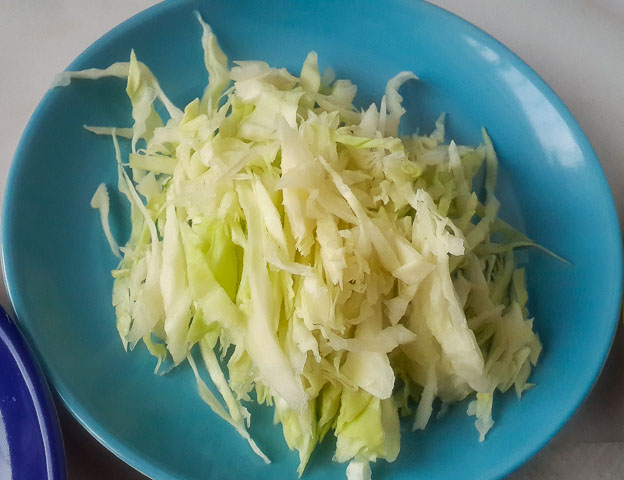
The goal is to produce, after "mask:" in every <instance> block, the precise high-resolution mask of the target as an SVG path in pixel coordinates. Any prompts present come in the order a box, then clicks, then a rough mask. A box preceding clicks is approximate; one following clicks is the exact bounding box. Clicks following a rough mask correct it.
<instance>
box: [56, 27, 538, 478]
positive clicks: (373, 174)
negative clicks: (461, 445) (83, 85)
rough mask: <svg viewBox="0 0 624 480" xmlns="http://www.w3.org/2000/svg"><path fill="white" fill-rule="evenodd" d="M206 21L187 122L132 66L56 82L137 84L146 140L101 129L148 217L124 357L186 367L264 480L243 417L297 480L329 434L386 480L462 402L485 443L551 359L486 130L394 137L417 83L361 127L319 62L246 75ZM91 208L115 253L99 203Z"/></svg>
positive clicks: (137, 213) (248, 66)
mask: <svg viewBox="0 0 624 480" xmlns="http://www.w3.org/2000/svg"><path fill="white" fill-rule="evenodd" d="M198 18H199V16H198ZM199 21H200V22H201V24H202V27H203V35H202V44H203V47H204V51H205V58H204V61H205V64H206V69H207V70H208V72H209V79H210V82H209V84H208V86H207V87H206V89H205V92H204V95H203V97H202V98H201V99H196V100H195V101H193V102H191V103H190V104H188V105H187V106H186V107H185V109H184V111H183V112H182V111H180V110H178V109H177V108H176V107H175V106H174V105H173V104H172V103H171V102H170V101H169V100H168V99H167V97H166V96H165V94H164V93H163V91H162V90H161V88H160V87H159V85H158V82H157V81H156V79H155V77H154V75H153V74H152V73H151V72H150V71H149V69H148V68H147V67H146V66H145V65H143V64H141V63H139V62H138V61H137V59H136V58H135V56H134V53H133V54H132V55H131V57H130V62H129V63H117V64H115V65H113V66H111V67H110V68H108V69H106V70H95V69H92V70H87V71H84V72H73V73H72V72H69V73H64V74H63V75H62V76H61V77H59V84H67V83H68V82H69V81H70V80H71V79H72V78H99V77H103V76H119V77H127V85H128V86H127V93H128V96H129V98H130V100H131V102H132V119H133V125H132V129H131V130H129V129H127V128H126V129H120V130H119V132H117V130H116V129H113V128H106V127H89V129H90V130H91V131H93V132H94V133H98V134H109V135H112V136H113V140H114V142H115V148H116V152H117V162H118V171H119V185H118V188H119V190H120V191H121V192H122V193H123V194H124V195H125V196H126V197H127V199H128V201H129V202H130V208H131V214H130V219H131V224H132V233H131V236H130V239H129V240H128V242H127V244H126V245H125V246H124V247H121V248H120V249H119V250H120V251H121V254H122V255H123V259H122V260H121V263H120V264H119V266H118V268H117V269H116V270H114V271H113V272H112V273H113V277H114V286H113V304H114V306H115V309H116V312H117V327H118V330H119V334H120V336H121V339H122V341H123V344H124V346H125V347H126V348H127V347H128V346H129V347H130V348H134V347H135V345H136V344H137V343H139V342H141V341H143V342H144V343H145V345H146V346H147V348H148V349H149V351H150V353H151V354H152V355H154V356H155V357H157V358H158V364H157V366H156V370H157V371H158V370H159V369H162V368H163V366H164V365H167V364H170V365H171V364H173V365H178V364H180V363H184V362H186V361H188V362H189V363H190V366H191V368H192V370H193V372H194V374H195V377H196V380H197V387H198V390H199V394H200V395H201V397H202V398H203V399H204V400H205V402H206V403H207V404H208V405H210V407H211V408H212V409H213V410H214V412H215V413H216V414H218V415H219V416H220V417H222V418H223V419H224V420H225V421H227V422H228V423H230V424H231V425H232V426H233V427H234V428H235V429H236V430H237V431H238V432H239V433H240V434H241V435H242V436H243V437H244V438H245V439H246V440H247V441H248V442H249V444H250V445H251V447H252V448H253V450H254V451H255V452H256V453H257V454H258V455H259V456H260V457H262V458H263V459H264V460H265V461H267V462H268V459H267V458H266V457H265V456H264V454H263V453H262V452H261V451H260V449H259V448H258V446H257V445H256V444H255V443H254V441H253V440H252V439H251V437H250V436H249V434H248V433H247V427H248V425H249V421H250V415H249V412H248V411H247V409H246V408H245V406H244V405H245V404H246V403H248V402H250V401H252V400H256V401H258V402H260V403H263V404H266V405H272V406H273V408H274V410H275V421H276V422H279V423H281V425H282V427H283V431H284V437H285V440H286V443H287V444H288V446H289V447H290V448H291V449H295V450H297V451H298V452H299V458H300V466H299V470H298V472H299V474H301V473H302V472H303V470H304V468H305V466H306V463H307V462H308V460H309V458H310V455H311V454H312V452H313V450H314V448H315V446H316V445H317V444H318V443H319V442H320V441H321V440H322V439H323V438H324V437H325V435H327V434H328V433H330V434H332V435H335V437H336V453H335V455H334V460H335V461H337V462H349V466H348V468H347V477H348V478H349V479H352V480H355V479H365V478H370V472H371V470H370V465H369V462H374V461H376V460H377V459H379V458H381V459H386V460H387V461H393V460H394V459H395V458H396V457H397V455H398V454H399V447H400V431H399V417H400V416H405V415H407V416H411V418H412V420H411V421H412V422H413V428H414V429H423V428H425V426H426V425H427V423H428V422H429V420H430V418H431V415H432V413H433V412H434V411H436V410H437V406H436V405H441V406H442V407H444V408H443V409H445V408H446V407H447V406H448V405H449V404H452V403H455V402H459V401H461V400H463V399H466V398H470V399H473V400H472V402H471V403H470V404H469V407H468V414H470V415H475V416H476V421H475V425H476V428H477V429H478V431H479V436H480V439H481V440H483V438H484V436H485V434H486V432H487V431H488V430H489V429H490V428H491V426H492V424H493V420H492V400H493V395H494V392H495V391H496V390H499V391H501V392H505V391H506V390H508V389H509V388H511V387H513V388H514V390H515V391H516V393H517V395H518V396H520V395H521V394H522V392H523V391H525V390H526V389H528V388H529V387H530V386H531V384H529V383H527V382H528V378H529V375H530V372H531V367H532V366H533V365H535V364H536V362H537V359H538V356H539V354H540V350H541V345H540V342H539V340H538V338H537V336H536V335H535V333H534V332H533V324H532V320H531V319H530V318H529V314H528V311H527V307H526V303H527V291H526V288H525V277H524V271H523V270H522V269H517V268H516V267H515V264H514V255H513V248H514V247H523V246H527V245H531V244H532V242H531V241H530V240H528V239H527V238H526V237H524V236H522V235H520V234H518V233H517V232H515V231H514V230H513V229H511V228H510V227H509V226H507V225H506V224H505V223H503V222H501V221H500V220H498V219H497V213H498V208H499V201H498V200H497V198H496V196H495V193H494V188H495V184H496V175H497V160H496V155H495V153H494V149H493V147H492V143H491V141H490V139H489V138H488V136H487V134H486V133H485V131H483V145H481V146H479V147H476V148H472V147H466V146H459V145H456V144H455V143H454V142H450V144H446V143H444V142H445V140H444V118H443V117H441V118H440V119H439V120H438V122H436V128H435V130H434V132H433V133H432V134H431V135H429V136H426V135H425V136H420V135H412V136H408V137H402V138H398V137H397V135H398V125H399V121H400V118H401V116H402V115H403V113H404V112H405V110H404V108H403V107H402V106H401V101H402V98H401V96H400V95H399V93H398V89H399V87H400V86H401V85H402V83H403V82H405V81H407V80H409V79H415V78H416V77H415V76H414V75H413V74H411V73H409V72H402V73H400V74H399V75H397V76H396V77H395V78H393V79H391V80H390V81H389V82H388V86H387V88H386V94H385V96H384V97H383V99H382V100H381V103H380V107H379V108H378V107H377V106H375V105H371V106H370V107H369V108H368V109H367V110H365V111H358V110H357V109H356V108H355V107H354V106H353V100H354V96H355V93H356V87H355V85H353V84H352V83H351V82H349V81H348V80H336V81H333V80H331V75H328V74H324V75H321V74H320V72H319V69H318V64H317V55H316V53H314V52H311V53H310V54H309V55H308V56H307V58H306V60H305V62H304V64H303V66H302V68H301V73H300V75H299V76H295V75H293V74H291V73H289V72H287V71H286V70H284V69H276V68H271V67H269V66H268V65H267V64H266V63H264V62H259V61H251V62H235V64H234V66H233V67H232V68H228V63H227V59H226V57H225V55H224V54H223V52H222V51H221V49H220V48H219V45H218V43H217V40H216V38H215V36H214V34H213V33H212V31H211V30H210V28H209V27H208V26H207V25H206V24H205V23H204V22H203V21H202V20H201V18H199ZM328 79H329V80H328ZM156 101H159V102H161V103H162V104H163V105H164V107H165V108H166V109H167V111H168V113H169V115H170V119H168V120H166V121H164V120H163V119H161V117H160V116H159V115H158V113H157V112H156V110H155V108H154V102H156ZM118 133H119V134H120V135H122V136H126V137H130V138H131V146H132V153H131V154H130V156H129V158H127V159H122V158H121V157H120V153H119V148H118V145H117V134H118ZM484 162H485V164H486V165H485V169H486V181H485V190H486V198H485V202H484V203H483V204H482V203H480V201H479V200H478V198H477V195H476V194H475V193H474V191H473V185H472V180H473V178H474V176H475V174H476V173H477V171H478V170H479V168H480V167H481V165H482V164H483V163H484ZM92 205H93V206H94V207H99V208H100V209H101V214H102V219H103V220H102V223H103V227H104V232H105V234H106V238H107V240H108V242H109V243H110V245H111V247H112V248H113V251H115V250H116V243H115V241H114V239H113V237H112V235H111V234H110V228H109V226H108V220H107V211H108V196H107V194H106V191H105V190H104V189H103V187H100V189H98V191H97V193H96V195H95V196H94V199H93V201H92ZM493 231H496V232H497V235H498V237H497V238H498V239H499V241H498V242H494V241H493V238H492V232H493ZM193 347H195V348H196V349H198V350H199V354H200V355H201V357H202V358H203V361H204V366H205V369H204V368H203V367H202V368H200V367H199V366H198V365H196V364H195V361H194V360H193V357H192V356H191V350H192V349H193ZM219 359H221V361H220V360H219ZM224 359H227V360H224ZM202 372H204V374H205V373H207V374H208V376H209V377H210V378H211V380H212V382H213V384H214V386H215V387H216V391H214V392H213V391H211V390H210V389H209V388H208V386H207V385H206V383H205V382H204V380H203V379H202ZM442 421H443V420H442Z"/></svg>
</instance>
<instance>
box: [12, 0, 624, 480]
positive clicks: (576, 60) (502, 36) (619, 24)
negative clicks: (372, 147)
mask: <svg viewBox="0 0 624 480" xmlns="http://www.w3.org/2000/svg"><path fill="white" fill-rule="evenodd" d="M154 3H156V2H154V1H152V0H91V1H84V0H48V1H39V0H21V1H19V0H0V194H1V193H3V191H4V184H5V181H6V176H7V172H8V169H9V165H10V161H11V158H12V156H13V152H14V150H15V147H16V145H17V142H18V139H19V136H20V134H21V132H22V130H23V128H24V127H25V125H26V122H27V121H28V118H29V117H30V115H31V113H32V112H33V110H34V108H35V106H36V105H37V103H38V101H39V100H40V99H41V97H42V96H43V94H44V93H45V91H46V89H47V87H48V85H49V84H50V82H51V80H52V78H53V76H54V74H55V73H57V72H59V71H61V70H63V69H64V68H65V67H66V66H67V65H68V64H69V63H70V62H71V61H72V60H73V59H74V58H75V57H76V56H77V55H78V54H79V53H80V52H82V50H84V48H86V47H87V46H88V45H90V44H91V43H92V42H93V41H95V40H96V39H97V38H99V37H100V36H101V35H102V34H104V33H105V32H106V31H108V30H109V29H111V28H112V27H114V26H115V25H117V24H118V23H120V22H121V21H123V20H125V19H126V18H128V17H130V16H131V15H133V14H135V13H137V12H139V11H140V10H143V9H144V8H147V7H149V6H151V5H153V4H154ZM432 3H434V4H437V5H439V6H441V7H443V8H446V9H447V10H450V11H452V12H454V13H456V14H458V15H460V16H462V17H464V18H465V19H467V20H469V21H471V22H472V23H474V24H476V25H477V26H479V27H481V28H482V29H484V30H485V31H486V32H488V33H490V34H491V35H493V36H494V37H496V38H497V39H498V40H500V41H501V42H502V43H504V44H505V45H507V46H508V47H510V48H511V49H512V50H513V51H515V52H516V53H517V54H518V55H520V57H522V58H523V59H524V60H525V61H526V62H527V63H528V64H529V65H530V66H531V67H533V68H534V69H535V70H536V71H537V73H539V74H540V75H541V76H542V77H543V78H544V79H545V80H546V82H548V83H549V84H550V86H551V87H552V88H553V89H554V90H555V91H556V92H557V94H558V95H559V96H560V97H561V98H562V99H563V101H564V102H565V103H566V104H567V105H568V107H569V108H570V110H571V111H572V113H573V115H574V116H575V117H576V119H577V120H578V122H579V123H580V125H581V127H582V128H583V130H584V131H585V133H586V135H587V136H588V138H589V140H590V142H591V143H592V145H593V147H594V149H595V150H596V153H597V154H598V157H599V158H600V161H601V162H602V166H603V168H604V170H605V174H606V176H607V179H608V181H609V184H610V185H611V189H612V191H613V195H614V198H615V202H616V206H617V208H618V213H619V217H620V222H621V221H622V219H624V188H622V186H623V185H624V140H623V139H624V0H521V1H518V0H433V1H432ZM0 201H1V200H0ZM597 254H598V253H597ZM0 303H2V305H3V306H5V308H9V307H10V306H9V304H8V301H7V299H6V295H5V293H4V289H3V288H1V287H0ZM623 365H624V333H623V332H622V328H619V329H618V333H617V335H616V338H615V342H614V346H613V349H612V351H611V354H610V356H609V359H608V360H607V363H606V366H605V368H604V370H603V373H602V375H601V377H600V379H599V380H598V382H597V384H596V386H595V388H594V390H593V392H592V393H591V394H590V396H589V398H588V400H587V401H586V402H585V404H584V405H583V406H582V407H581V408H580V410H579V411H578V412H577V413H576V414H575V415H574V417H573V418H572V420H571V421H570V422H569V423H568V424H567V426H566V427H564V429H563V430H562V431H561V432H560V433H559V434H558V435H556V436H555V438H554V439H553V440H552V441H551V442H550V444H549V445H548V446H547V447H546V448H545V449H544V450H542V451H541V452H540V453H539V454H538V455H537V456H536V457H534V458H533V459H532V460H530V461H529V462H528V463H527V464H526V465H524V466H523V467H522V468H521V469H519V470H518V471H517V472H516V473H514V474H513V475H511V476H510V478H512V479H513V480H529V479H553V480H554V479H567V480H581V479H582V480H586V479H598V478H599V479H606V480H609V479H613V480H615V479H621V478H624V381H623V368H622V366H623ZM59 410H60V416H61V423H62V427H63V431H64V438H65V444H66V450H67V459H68V466H69V478H70V479H71V480H77V479H86V478H89V479H100V478H101V479H110V478H117V479H127V480H129V479H140V478H144V477H143V476H142V475H140V474H139V473H137V472H135V471H134V470H133V469H132V468H130V467H128V466H127V465H125V464H123V462H121V461H120V460H118V459H117V458H115V457H114V456H113V455H112V454H110V453H109V452H108V451H107V450H105V449H104V448H103V447H101V446H100V445H99V444H98V443H97V442H96V441H95V440H94V439H92V438H91V437H90V436H89V434H88V433H86V432H85V431H84V430H83V429H82V428H81V427H80V426H79V425H78V424H77V423H76V421H75V420H74V419H73V418H72V417H71V415H70V414H69V413H67V411H66V410H64V408H63V407H62V406H60V405H59Z"/></svg>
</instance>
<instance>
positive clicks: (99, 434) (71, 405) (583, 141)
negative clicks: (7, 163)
mask: <svg viewBox="0 0 624 480" xmlns="http://www.w3.org/2000/svg"><path fill="white" fill-rule="evenodd" d="M420 1H421V3H422V4H423V5H424V7H425V8H428V9H430V10H435V11H436V12H437V13H438V14H439V15H442V16H443V17H445V20H446V21H448V22H451V23H455V24H458V25H460V26H461V28H463V29H467V30H468V31H469V32H470V33H471V35H472V36H474V37H476V38H478V39H479V40H480V42H481V43H483V44H485V45H487V46H488V47H490V48H492V49H493V50H494V51H496V52H503V53H504V54H505V56H506V58H507V60H508V61H509V62H510V63H511V64H513V66H514V67H515V68H516V69H517V70H518V71H520V72H521V73H522V74H523V76H524V77H526V78H527V79H529V80H530V82H531V83H532V84H533V85H534V86H535V87H536V88H537V89H538V90H539V91H540V92H541V93H542V94H543V95H544V97H545V98H546V99H547V100H548V102H549V103H550V104H551V105H552V106H553V107H554V108H555V110H556V111H557V112H558V113H559V114H560V116H561V118H562V120H563V121H564V122H565V124H566V125H567V126H568V128H570V130H571V131H572V132H573V134H574V138H575V140H576V141H577V142H578V144H579V147H580V148H581V150H582V151H583V156H584V158H585V159H586V162H587V164H588V165H589V166H591V167H592V169H593V170H595V171H596V170H597V173H598V175H597V178H598V179H599V181H600V193H601V194H603V197H604V200H605V204H606V205H608V206H609V210H610V211H609V212H608V216H609V217H610V222H609V224H608V226H609V227H610V230H611V231H610V232H609V237H610V238H612V240H613V242H614V243H617V244H618V245H622V236H621V231H620V227H619V219H618V216H617V212H616V209H615V203H614V200H613V195H612V192H611V189H610V187H609V185H608V183H607V180H606V177H605V175H604V170H603V168H602V165H601V164H600V161H599V160H598V157H597V156H596V154H595V151H594V149H593V147H592V146H591V143H590V142H589V140H588V138H587V136H586V135H585V133H584V132H583V130H582V128H581V127H580V125H579V124H578V122H577V121H576V119H575V118H574V116H573V115H572V113H571V112H570V110H569V109H568V107H567V106H566V105H565V104H564V103H563V101H562V100H561V99H560V98H559V97H558V96H557V94H556V93H555V92H554V90H553V89H552V88H551V87H550V86H549V85H548V84H547V83H546V82H545V81H544V80H543V79H542V78H541V77H540V75H539V74H538V73H537V72H535V70H533V68H531V67H530V66H529V65H528V64H527V63H526V62H525V61H524V60H523V59H522V58H521V57H520V56H518V55H517V54H516V53H515V52H513V50H511V49H510V48H509V47H507V46H506V45H504V44H503V43H501V42H500V41H498V40H497V39H495V38H494V37H492V36H491V35H490V34H488V33H486V32H485V31H483V30H482V29H480V28H479V27H477V26H476V25H474V24H473V23H471V22H469V21H468V20H465V19H463V18H461V17H459V16H458V15H456V14H454V13H452V12H450V11H448V10H446V9H444V8H442V7H439V6H437V5H434V4H432V3H429V2H428V1H426V0H420ZM184 3H186V2H167V1H165V2H162V3H159V4H156V5H154V6H152V7H149V8H147V9H145V10H143V11H141V12H139V13H137V14H135V15H134V16H132V17H130V18H129V19H127V20H125V21H124V22H122V23H120V24H119V25H117V26H116V27H114V28H113V29H111V30H110V31H109V32H107V33H106V34H104V35H103V36H102V37H100V38H99V39H97V40H96V41H95V42H93V43H92V44H91V45H90V46H88V47H87V48H86V49H85V50H84V51H83V52H82V53H81V54H80V55H78V57H76V59H75V60H74V61H72V62H71V63H70V65H69V66H68V67H67V70H71V69H75V68H76V66H77V65H79V64H80V63H82V62H83V59H84V58H85V57H88V56H89V55H90V53H91V52H92V51H96V50H98V49H100V48H101V47H103V46H105V45H106V44H108V43H109V42H111V41H114V39H115V37H117V36H118V35H121V34H122V33H123V32H125V31H127V30H129V29H133V28H134V27H135V26H136V25H139V24H142V23H146V22H149V21H150V20H151V19H152V18H154V17H156V16H159V15H163V14H165V12H166V11H168V10H170V9H177V8H180V7H183V6H184ZM78 68H82V67H78ZM53 95H54V92H52V91H51V90H48V91H47V92H46V93H45V95H44V96H43V98H42V100H41V101H40V102H39V104H38V105H37V108H36V109H35V111H34V112H33V114H32V116H31V118H30V120H29V121H28V124H27V125H26V128H25V129H24V131H23V133H22V135H21V137H20V140H19V143H18V147H17V149H16V151H15V154H14V156H13V161H12V163H11V167H10V171H9V175H8V178H7V183H6V188H5V194H4V198H5V199H9V198H10V197H12V196H13V189H14V185H15V184H16V182H17V179H18V177H19V175H18V170H19V163H20V162H19V159H20V157H21V156H22V152H23V149H24V148H25V147H24V146H25V144H26V142H27V140H26V139H27V138H28V137H29V136H30V132H31V131H33V130H34V129H35V127H36V125H37V124H38V123H39V121H40V113H41V112H42V111H44V110H45V108H46V106H47V104H48V103H49V102H50V101H51V98H52V96H53ZM9 203H10V202H8V201H5V202H4V205H7V204H9ZM10 219H11V211H9V209H8V208H6V206H5V207H3V209H2V222H1V226H2V232H1V240H2V245H3V248H2V252H1V255H2V265H3V273H4V283H5V287H6V290H7V294H8V297H9V299H10V301H11V304H12V305H13V307H14V310H15V311H16V312H18V311H21V309H20V308H18V307H20V306H21V303H20V302H19V299H18V297H19V295H17V294H15V292H13V288H12V284H11V280H10V279H11V278H13V273H12V272H13V270H12V266H10V262H7V258H9V256H10V255H8V254H7V250H10V246H9V247H8V248H7V246H8V245H10V242H9V241H8V240H9V237H10V234H9V233H8V232H9V230H8V229H7V228H6V226H7V225H10V224H11V222H10ZM615 254H616V258H615V259H614V264H617V265H618V266H619V267H617V269H616V270H617V271H616V272H615V274H616V277H617V278H616V279H615V282H616V285H617V290H618V291H619V292H622V282H623V269H622V250H621V249H616V251H615ZM620 302H621V293H620V296H619V301H618V302H614V303H613V305H611V306H610V312H609V313H610V315H609V317H610V318H613V322H612V325H611V330H610V332H609V334H610V335H609V336H608V337H606V338H608V339H609V340H608V341H606V342H604V343H603V344H602V345H600V347H601V348H600V352H601V356H600V361H599V362H597V363H596V365H595V368H594V370H593V371H592V375H591V376H592V378H593V381H592V382H590V383H589V384H588V385H587V387H586V389H585V390H584V391H583V392H581V393H580V394H579V395H578V399H577V400H576V401H575V402H574V403H573V405H572V406H571V408H570V409H569V411H566V412H565V413H564V415H562V416H561V421H559V422H557V423H556V424H553V427H552V429H551V433H550V434H549V435H547V436H545V437H543V438H542V439H540V441H536V442H534V443H533V444H532V446H531V447H530V448H527V450H526V451H525V452H523V453H522V454H521V455H519V456H518V457H517V458H516V459H515V461H514V462H513V463H511V464H510V463H507V464H505V465H504V466H500V467H499V468H498V471H493V472H492V473H493V474H494V478H498V477H502V476H505V475H508V474H510V473H511V472H513V471H515V470H517V469H518V468H519V467H520V466H522V465H523V464H524V463H526V462H527V461H528V460H529V459H530V458H531V457H533V456H534V455H535V454H536V453H537V452H538V451H539V450H541V449H542V448H543V447H544V446H545V445H546V444H547V443H548V442H549V441H550V440H551V439H552V438H553V436H555V435H556V434H557V433H558V432H559V430H560V429H561V428H562V427H563V425H564V424H565V423H567V422H568V421H569V420H570V418H571V417H572V415H573V414H574V413H575V412H576V411H577V410H578V408H579V407H580V406H581V405H582V403H583V402H584V401H585V399H586V398H587V396H588V395H589V393H590V391H591V390H592V389H593V387H594V385H595V383H596V381H597V380H598V377H599V375H600V372H601V371H602V369H603V367H604V365H605V362H606V360H607V357H608V353H609V351H610V349H611V346H612V344H613V340H614V337H615V331H616V328H617V325H618V324H619V312H620ZM17 320H18V322H19V316H18V318H17ZM31 343H33V342H31ZM33 349H34V350H35V351H36V348H33ZM41 364H42V367H43V370H44V371H45V372H46V374H47V376H48V378H50V384H51V386H52V388H53V389H54V390H55V391H56V392H57V394H58V395H59V397H60V398H61V400H62V402H63V403H64V405H65V406H66V407H67V409H68V410H69V411H70V413H71V414H72V415H73V416H74V418H76V420H77V421H78V422H79V423H80V424H81V425H82V426H83V427H84V428H85V429H86V430H87V431H88V432H89V433H90V434H91V435H92V436H93V437H94V438H96V440H98V442H100V443H101V444H102V445H103V446H104V447H106V448H107V449H108V450H109V451H111V452H112V453H113V454H114V455H116V456H117V457H118V458H120V459H121V460H122V461H124V462H126V463H127V464H129V465H130V466H132V467H133V468H134V469H136V470H137V471H139V472H141V473H143V474H145V475H147V476H149V477H158V478H161V477H162V476H163V475H164V476H165V477H167V478H174V474H173V472H172V471H171V470H170V469H169V468H167V466H166V465H162V464H159V463H158V462H157V461H156V460H154V459H148V458H147V457H146V456H145V455H143V454H142V453H140V452H139V451H137V450H136V449H135V448H133V447H132V446H131V445H129V444H126V443H125V442H123V441H121V440H119V439H117V438H116V437H115V436H114V435H113V434H112V433H111V432H110V431H109V430H108V429H107V428H106V426H105V425H103V424H102V423H101V422H99V421H97V420H96V419H95V418H93V416H92V415H91V414H90V413H89V411H88V409H86V408H85V407H84V406H83V405H81V404H80V403H79V402H78V401H77V399H76V398H75V396H74V395H73V394H72V393H71V391H69V390H68V389H66V388H65V386H64V385H63V384H62V383H61V384H59V383H58V382H55V375H54V372H53V371H52V369H51V368H49V367H48V366H47V365H46V364H45V362H41Z"/></svg>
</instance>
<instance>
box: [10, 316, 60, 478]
mask: <svg viewBox="0 0 624 480" xmlns="http://www.w3.org/2000/svg"><path fill="white" fill-rule="evenodd" d="M0 478H3V479H7V480H10V479H15V480H18V479H19V480H64V479H65V478H66V469H65V452H64V450H63V439H62V437H61V429H60V427H59V421H58V417H57V416H56V410H55V409H54V403H53V401H52V396H51V395H50V390H49V388H48V384H47V383H46V381H45V379H44V378H43V375H42V373H41V369H40V368H39V366H38V365H37V362H36V361H35V358H34V357H33V354H32V352H31V350H30V348H29V347H28V345H27V344H26V342H25V341H24V338H23V337H22V335H21V334H20V332H19V330H18V328H17V326H16V325H15V324H14V323H13V321H12V320H11V318H10V317H9V316H8V315H7V314H6V312H5V311H4V309H2V307H0Z"/></svg>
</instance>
